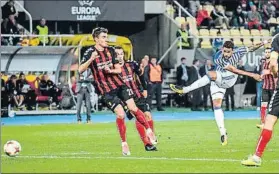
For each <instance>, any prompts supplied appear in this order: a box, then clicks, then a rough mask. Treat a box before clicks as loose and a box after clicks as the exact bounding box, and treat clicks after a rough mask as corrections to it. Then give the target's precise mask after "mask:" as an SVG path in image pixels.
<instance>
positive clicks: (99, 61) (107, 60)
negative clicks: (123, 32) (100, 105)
mask: <svg viewBox="0 0 279 174" xmlns="http://www.w3.org/2000/svg"><path fill="white" fill-rule="evenodd" d="M95 50H96V48H95V47H94V46H91V47H89V48H88V49H87V50H86V51H85V52H84V55H83V58H82V60H81V64H83V63H85V62H86V61H87V60H89V59H90V57H91V55H92V53H93V52H94V51H95ZM96 51H97V53H98V55H99V57H97V58H96V59H95V60H94V61H93V62H92V63H91V64H90V66H89V68H90V69H91V71H92V73H93V77H94V81H95V85H96V87H97V89H98V91H99V92H100V93H101V94H102V95H103V94H105V93H108V92H110V91H111V90H113V89H116V88H118V87H120V86H122V85H124V82H123V80H122V79H121V77H120V76H119V74H111V73H108V72H107V71H106V70H105V67H106V66H108V67H110V68H111V69H112V68H113V67H114V65H115V64H117V63H118V61H117V60H116V59H115V56H116V54H115V51H114V48H112V47H106V48H105V50H104V51H98V50H96Z"/></svg>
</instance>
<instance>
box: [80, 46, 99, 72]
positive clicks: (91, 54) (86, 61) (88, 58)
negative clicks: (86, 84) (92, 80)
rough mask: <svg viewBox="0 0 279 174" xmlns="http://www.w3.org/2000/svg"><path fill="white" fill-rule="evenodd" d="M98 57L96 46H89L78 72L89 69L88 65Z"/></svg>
mask: <svg viewBox="0 0 279 174" xmlns="http://www.w3.org/2000/svg"><path fill="white" fill-rule="evenodd" d="M97 57H98V53H97V52H96V51H95V49H94V48H92V47H90V48H88V49H87V50H86V51H85V53H84V55H83V58H82V60H81V62H80V65H79V68H78V72H79V73H83V72H84V71H86V70H87V68H88V66H89V65H90V64H91V63H92V62H93V60H94V59H96V58H97Z"/></svg>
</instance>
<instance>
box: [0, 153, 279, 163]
mask: <svg viewBox="0 0 279 174" xmlns="http://www.w3.org/2000/svg"><path fill="white" fill-rule="evenodd" d="M2 157H8V156H6V155H2ZM8 158H10V157H8ZM16 158H34V159H35V158H37V159H124V160H131V159H133V160H167V161H214V162H240V161H241V160H237V159H218V158H166V157H104V156H55V155H49V156H46V155H45V156H18V157H16ZM267 162H268V161H267ZM270 162H274V163H279V160H270Z"/></svg>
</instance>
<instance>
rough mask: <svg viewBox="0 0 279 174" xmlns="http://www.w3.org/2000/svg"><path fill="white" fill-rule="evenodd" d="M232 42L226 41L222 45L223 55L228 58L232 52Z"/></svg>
mask: <svg viewBox="0 0 279 174" xmlns="http://www.w3.org/2000/svg"><path fill="white" fill-rule="evenodd" d="M233 48H234V44H233V42H232V41H226V42H225V43H224V45H223V57H224V58H225V59H228V58H230V57H231V56H232V54H233Z"/></svg>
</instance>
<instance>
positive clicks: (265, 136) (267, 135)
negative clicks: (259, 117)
mask: <svg viewBox="0 0 279 174" xmlns="http://www.w3.org/2000/svg"><path fill="white" fill-rule="evenodd" d="M271 136H272V130H267V129H263V131H262V133H261V136H260V138H259V140H258V145H257V147H256V153H255V155H256V156H258V157H261V156H262V155H263V152H264V150H265V147H266V145H267V143H268V142H269V141H270V139H271Z"/></svg>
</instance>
